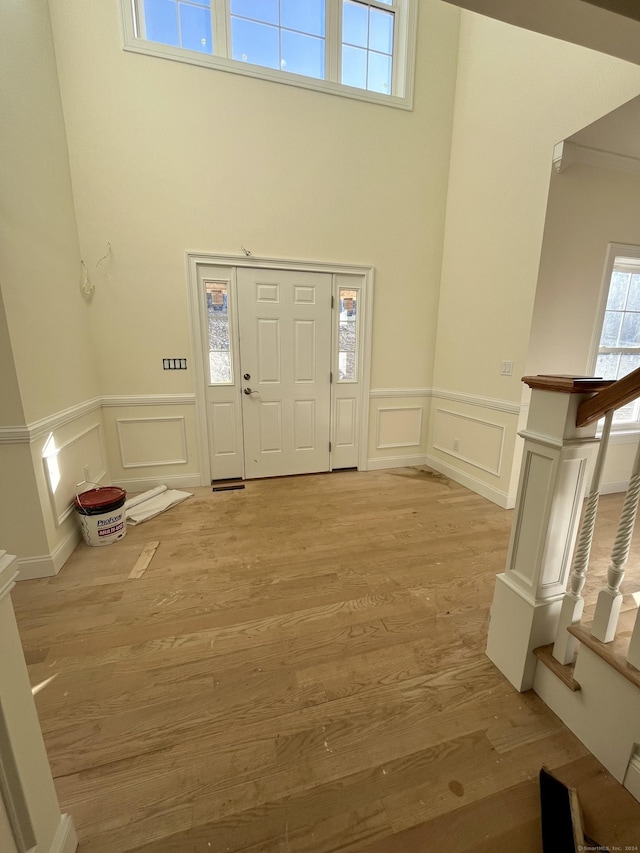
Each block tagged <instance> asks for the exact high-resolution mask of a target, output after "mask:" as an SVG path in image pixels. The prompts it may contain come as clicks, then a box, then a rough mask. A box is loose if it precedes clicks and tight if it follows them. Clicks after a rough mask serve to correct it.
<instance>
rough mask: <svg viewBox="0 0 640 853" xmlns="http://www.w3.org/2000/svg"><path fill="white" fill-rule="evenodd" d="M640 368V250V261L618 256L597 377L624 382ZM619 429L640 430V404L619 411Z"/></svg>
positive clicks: (596, 371) (601, 341) (610, 291)
mask: <svg viewBox="0 0 640 853" xmlns="http://www.w3.org/2000/svg"><path fill="white" fill-rule="evenodd" d="M638 367H640V248H639V249H638V257H637V258H634V257H622V256H616V257H615V258H614V260H613V267H612V270H611V277H610V279H609V286H608V293H607V301H606V306H605V310H604V317H603V320H602V327H601V332H600V345H599V347H598V355H597V358H596V366H595V375H596V376H602V377H603V378H604V379H621V378H622V377H623V376H626V375H627V374H628V373H631V371H632V370H636V369H637V368H638ZM613 423H614V425H617V426H618V427H624V426H633V427H640V400H635V401H633V402H632V403H628V404H627V405H626V406H623V407H622V408H621V409H618V410H617V411H616V413H615V415H614V419H613Z"/></svg>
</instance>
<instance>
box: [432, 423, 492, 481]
mask: <svg viewBox="0 0 640 853" xmlns="http://www.w3.org/2000/svg"><path fill="white" fill-rule="evenodd" d="M504 438H505V428H504V426H503V425H502V424H496V423H492V422H490V421H487V420H484V419H480V418H474V417H470V416H469V415H463V414H460V413H458V412H452V411H449V410H446V409H442V408H437V409H436V411H435V416H434V430H433V447H434V448H435V449H436V450H439V451H440V452H442V453H446V454H448V455H449V456H454V457H455V458H456V459H460V460H461V461H462V462H467V463H468V464H469V465H473V466H474V467H476V468H480V469H482V470H483V471H487V472H488V473H489V474H495V475H496V476H497V477H499V476H500V471H501V467H502V454H503V448H504Z"/></svg>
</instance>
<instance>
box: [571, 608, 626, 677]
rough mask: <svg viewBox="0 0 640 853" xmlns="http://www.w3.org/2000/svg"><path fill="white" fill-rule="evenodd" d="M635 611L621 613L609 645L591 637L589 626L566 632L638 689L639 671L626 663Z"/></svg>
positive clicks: (573, 627) (572, 628) (577, 627)
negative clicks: (614, 634)
mask: <svg viewBox="0 0 640 853" xmlns="http://www.w3.org/2000/svg"><path fill="white" fill-rule="evenodd" d="M636 614H637V610H636V609H635V608H633V609H632V610H626V611H623V612H622V613H621V614H620V619H619V622H618V630H617V632H616V636H615V639H614V640H612V641H611V642H610V643H603V642H601V641H600V640H597V639H596V638H595V637H592V636H591V625H574V626H572V627H570V628H568V629H567V630H568V631H569V632H570V633H571V634H573V636H574V637H575V638H576V639H577V640H578V641H579V642H580V643H582V644H583V645H585V646H586V647H587V648H588V649H591V651H592V652H594V653H595V654H596V655H598V657H600V658H602V660H604V661H606V662H607V663H608V664H609V665H610V666H612V667H613V668H614V669H616V670H617V671H618V672H619V673H620V674H621V675H624V677H625V678H626V679H627V680H628V681H630V682H631V683H632V684H635V686H636V687H638V688H640V670H638V669H636V668H635V667H634V666H631V664H630V663H629V662H628V661H627V654H628V651H629V640H630V638H631V633H632V631H633V626H634V623H635V618H636Z"/></svg>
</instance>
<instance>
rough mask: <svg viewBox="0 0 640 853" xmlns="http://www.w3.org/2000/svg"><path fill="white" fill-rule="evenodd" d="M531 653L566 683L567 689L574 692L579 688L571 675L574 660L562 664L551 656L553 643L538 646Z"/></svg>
mask: <svg viewBox="0 0 640 853" xmlns="http://www.w3.org/2000/svg"><path fill="white" fill-rule="evenodd" d="M533 653H534V655H535V656H536V657H537V658H538V660H539V661H541V662H542V663H543V664H544V665H545V666H547V667H548V668H549V669H550V670H551V672H554V673H555V674H556V675H557V676H558V678H559V679H560V680H561V681H562V682H563V684H566V685H567V687H568V688H569V690H573V692H574V693H575V692H576V691H577V690H580V684H579V683H578V682H577V681H576V679H575V678H574V676H573V670H574V668H575V662H574V663H567V664H562V663H560V661H557V660H556V659H555V658H554V656H553V643H550V644H549V645H548V646H539V648H537V649H534V650H533Z"/></svg>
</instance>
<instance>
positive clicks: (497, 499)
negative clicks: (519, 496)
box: [423, 454, 514, 509]
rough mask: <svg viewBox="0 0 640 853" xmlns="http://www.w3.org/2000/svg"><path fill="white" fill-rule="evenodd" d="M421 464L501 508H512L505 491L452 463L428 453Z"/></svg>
mask: <svg viewBox="0 0 640 853" xmlns="http://www.w3.org/2000/svg"><path fill="white" fill-rule="evenodd" d="M423 464H425V465H428V466H429V468H433V469H434V471H438V473H440V474H444V475H445V477H449V479H451V480H454V481H455V482H456V483H460V485H461V486H465V487H466V488H467V489H471V491H472V492H475V493H476V494H478V495H480V496H481V497H483V498H486V499H487V500H489V501H491V502H492V503H494V504H497V505H498V506H500V507H502V509H513V506H514V504H513V502H512V501H510V500H509V495H508V494H507V493H506V492H501V491H500V490H499V489H495V488H493V486H489V485H488V484H487V483H483V482H482V480H479V479H478V478H477V477H472V476H471V475H470V474H465V473H463V472H462V471H459V470H458V469H457V468H454V467H453V465H447V463H446V462H442V461H441V460H440V459H436V458H435V457H434V456H429V455H428V454H427V456H426V461H425V462H424V463H423Z"/></svg>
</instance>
